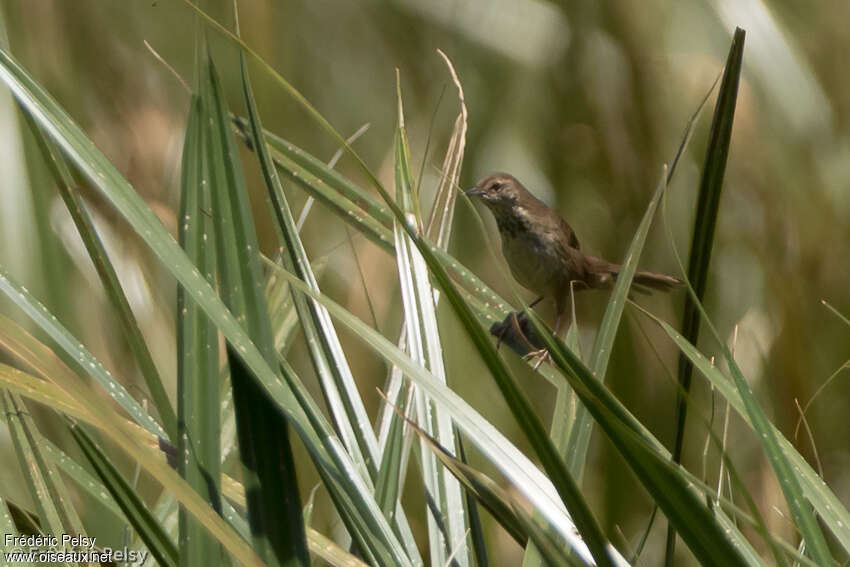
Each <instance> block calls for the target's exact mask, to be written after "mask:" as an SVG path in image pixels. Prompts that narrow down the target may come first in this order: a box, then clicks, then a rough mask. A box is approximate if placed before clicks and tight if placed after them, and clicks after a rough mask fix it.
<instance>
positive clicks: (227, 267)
mask: <svg viewBox="0 0 850 567" xmlns="http://www.w3.org/2000/svg"><path fill="white" fill-rule="evenodd" d="M202 67H203V68H202V70H201V73H202V77H203V80H202V81H201V109H202V112H201V116H202V120H201V124H202V125H204V126H205V128H206V131H205V135H206V136H207V137H206V140H207V144H206V151H207V160H208V161H207V162H206V163H207V167H208V172H207V174H206V175H209V179H210V192H211V195H212V205H213V213H214V215H213V218H214V223H215V242H216V251H217V255H218V262H217V271H218V274H219V280H220V282H221V290H222V295H223V297H224V301H225V304H226V305H227V306H228V307H229V308H230V310H231V312H232V313H234V314H235V315H237V317H238V318H239V319H240V320H241V321H242V322H243V325H244V327H245V329H246V331H247V332H248V336H249V337H251V339H252V340H253V342H254V344H255V345H256V346H257V347H258V348H259V349H260V352H261V353H262V355H263V358H264V359H265V361H266V363H267V364H268V365H272V364H274V362H275V350H274V343H273V338H272V332H271V323H270V322H269V318H268V307H267V306H266V302H265V296H264V295H263V290H262V271H261V265H260V258H259V246H258V243H257V236H256V232H255V228H254V221H253V217H252V215H251V210H250V203H248V201H247V199H248V195H247V190H246V187H245V185H244V180H243V176H242V170H241V165H240V162H239V157H238V154H237V151H236V148H235V144H234V142H233V139H232V135H231V133H230V126H229V118H228V114H227V110H226V105H225V102H224V99H223V95H222V92H221V87H220V84H219V80H218V76H217V72H216V70H215V65H214V64H213V61H212V59H211V58H210V57H209V55H207V57H206V58H204V61H203V62H202ZM227 352H228V362H229V366H230V378H231V387H232V388H233V402H234V403H233V406H234V410H235V412H236V430H237V436H238V439H239V455H240V458H241V460H242V478H243V483H244V484H245V489H246V495H247V500H248V502H247V504H248V519H249V525H250V526H251V534H252V540H253V545H254V549H255V550H256V551H257V552H258V554H259V555H260V557H262V558H263V560H264V561H265V562H266V563H267V564H269V565H308V564H309V562H310V560H309V554H308V551H307V541H306V534H305V533H304V521H303V519H302V516H301V502H300V498H299V494H298V483H297V480H296V474H295V462H294V459H293V457H292V448H291V446H290V441H289V425H288V423H287V421H286V418H285V416H284V415H283V414H281V413H280V412H279V411H278V410H277V408H276V407H275V406H274V403H273V402H272V401H271V400H269V399H268V398H267V397H266V396H265V394H264V393H263V391H262V388H261V387H260V386H259V385H258V383H257V381H256V380H254V378H253V376H252V374H253V372H252V371H251V370H250V369H249V368H248V367H247V366H246V365H245V363H244V361H243V360H242V359H241V358H240V357H239V355H238V354H237V353H236V352H235V351H234V347H233V346H232V345H228V349H227Z"/></svg>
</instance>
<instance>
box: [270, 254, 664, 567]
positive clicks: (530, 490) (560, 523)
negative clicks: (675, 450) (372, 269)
mask: <svg viewBox="0 0 850 567" xmlns="http://www.w3.org/2000/svg"><path fill="white" fill-rule="evenodd" d="M278 273H279V274H280V275H281V277H284V278H286V279H287V280H288V281H289V283H290V285H292V286H294V287H296V288H298V289H299V290H300V291H302V292H303V293H307V294H309V295H310V296H312V297H314V298H315V299H317V300H318V301H320V302H321V303H322V304H323V305H324V306H325V307H326V308H327V309H328V311H329V312H330V314H331V315H332V316H333V317H335V318H336V319H337V320H338V321H340V322H342V323H343V324H344V325H345V326H347V327H348V328H349V329H351V330H352V331H353V332H354V335H355V336H357V337H359V338H360V339H362V340H363V341H364V343H365V344H367V345H368V346H369V347H370V348H372V349H373V350H374V351H375V352H377V353H379V354H380V355H381V356H382V357H384V358H385V359H386V360H388V361H389V362H391V363H392V364H394V365H396V366H398V367H399V368H401V370H402V371H403V372H404V373H405V375H407V376H408V377H409V378H410V379H411V380H413V381H414V382H415V383H416V385H417V386H418V387H421V388H423V389H424V390H425V391H426V392H428V395H429V396H431V397H432V398H433V399H434V400H435V401H436V402H437V403H439V404H440V406H441V407H442V408H444V409H445V410H446V411H447V412H449V413H450V415H451V417H452V419H453V420H454V422H455V424H456V425H458V426H459V427H460V428H461V429H462V430H463V431H464V433H465V434H466V436H467V437H468V438H469V440H470V441H471V442H473V443H474V444H475V445H476V446H477V447H478V448H479V450H480V451H481V452H482V453H483V454H484V455H485V456H486V457H487V458H488V459H489V460H490V461H491V462H492V463H493V464H494V465H495V466H496V467H498V468H499V470H501V471H502V473H503V474H504V475H505V476H506V477H508V478H509V479H510V480H511V482H512V483H513V484H514V485H516V486H517V487H518V489H520V490H522V491H523V494H525V496H526V498H528V500H529V501H530V502H531V503H532V505H534V506H535V508H536V509H537V510H538V511H540V513H541V514H542V515H544V516H545V517H546V518H547V521H548V522H549V523H550V524H552V525H553V526H555V527H556V528H557V529H558V530H559V535H560V536H561V537H562V538H564V540H565V541H567V542H568V544H569V545H570V546H571V547H572V549H573V550H574V551H575V552H576V553H577V554H578V555H579V556H580V557H581V558H582V559H583V560H584V561H585V562H591V561H592V556H591V555H590V553H589V552H588V549H587V546H586V545H585V544H584V542H583V541H582V540H580V539H579V538H578V537H577V535H576V528H575V527H574V525H573V523H572V521H571V520H570V519H569V517H568V516H567V515H566V514H565V512H566V510H565V508H564V504H563V502H561V500H560V498H559V495H558V492H557V491H556V490H555V488H554V486H553V484H552V482H551V481H550V480H549V479H548V478H547V477H546V476H545V475H544V474H543V473H541V471H540V469H538V468H537V466H536V465H534V464H533V463H531V461H529V460H528V458H527V457H526V456H525V455H523V454H522V452H521V451H519V449H517V448H516V447H515V446H514V445H513V444H511V442H510V441H508V440H507V439H506V438H505V437H504V436H503V435H502V434H501V433H500V432H499V431H498V430H497V429H496V428H495V427H494V426H493V425H491V424H490V423H489V422H487V420H485V419H484V418H483V417H481V415H480V414H479V413H478V412H477V411H476V410H475V409H474V408H472V407H471V406H470V405H469V404H467V403H466V402H465V401H464V400H463V399H462V398H460V397H459V396H458V395H457V394H455V393H454V392H453V391H452V390H450V389H449V388H447V387H446V386H445V385H443V384H441V383H440V382H438V381H437V380H436V379H435V378H434V377H433V376H432V375H431V374H430V373H429V372H428V371H427V370H425V369H424V368H422V367H421V366H420V365H418V364H416V363H415V362H413V361H412V360H411V359H410V357H409V356H408V355H406V354H405V353H404V352H402V351H401V350H400V349H399V348H398V347H396V346H395V345H394V344H392V343H391V342H390V341H389V340H387V339H386V338H385V337H384V336H383V335H381V334H380V333H378V332H377V331H375V330H374V329H372V328H371V327H369V326H368V325H367V324H365V323H363V321H361V320H360V319H358V318H357V317H355V316H353V315H352V314H351V313H349V312H348V311H347V310H345V309H344V308H343V307H341V306H340V305H339V304H337V303H336V302H334V301H333V300H331V299H329V298H328V297H326V296H324V295H321V294H317V293H315V292H313V291H312V290H309V289H308V288H307V287H306V286H304V285H303V282H301V281H300V280H298V278H297V277H295V276H294V275H292V274H290V273H288V272H286V271H285V270H283V269H280V270H279V272H278ZM623 411H625V409H624V408H623ZM659 446H660V443H659ZM608 549H609V551H610V553H611V554H612V555H613V556H614V558H615V560H616V562H617V564H618V565H625V564H626V561H625V559H623V558H622V557H621V556H619V554H618V553H617V552H616V550H615V549H614V548H613V547H610V546H609V548H608Z"/></svg>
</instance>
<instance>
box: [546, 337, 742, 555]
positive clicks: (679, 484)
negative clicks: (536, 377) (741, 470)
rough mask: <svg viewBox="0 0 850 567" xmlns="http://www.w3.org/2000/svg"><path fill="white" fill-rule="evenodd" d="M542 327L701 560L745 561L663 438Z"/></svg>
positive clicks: (580, 391) (556, 356) (575, 383)
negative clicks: (662, 446)
mask: <svg viewBox="0 0 850 567" xmlns="http://www.w3.org/2000/svg"><path fill="white" fill-rule="evenodd" d="M535 323H536V321H535ZM537 329H538V333H539V334H540V336H541V338H542V339H543V341H544V342H545V343H546V348H547V349H548V350H549V352H550V354H551V355H552V359H553V361H554V362H555V364H556V365H557V366H558V367H559V368H561V369H562V370H563V371H564V373H565V375H566V376H567V377H568V378H569V379H570V385H571V386H572V387H573V390H574V391H575V392H576V394H577V395H578V396H579V398H580V399H581V401H582V403H583V404H584V405H585V406H586V407H587V408H588V410H589V411H590V413H591V414H592V415H593V417H594V419H595V420H596V422H597V423H598V424H599V425H600V427H602V429H603V430H604V431H605V432H606V434H607V435H608V438H609V439H610V440H611V442H612V443H613V444H614V445H615V447H616V448H617V449H618V450H619V451H620V452H621V454H622V455H623V457H624V458H625V460H626V462H627V463H628V464H629V466H630V467H631V469H632V470H633V471H634V472H635V474H636V475H637V477H638V479H639V480H640V481H641V483H642V484H643V485H644V487H646V489H647V490H648V491H649V493H650V494H651V495H652V497H653V498H654V499H655V501H656V502H657V503H658V505H659V507H660V508H661V509H662V510H663V511H664V513H665V514H666V515H667V518H668V520H669V521H670V522H671V523H672V524H674V525H675V526H676V528H677V529H678V530H679V531H680V533H681V535H682V538H683V539H684V540H685V542H686V543H687V544H688V546H689V547H690V549H691V551H692V552H693V553H694V555H695V556H696V557H697V559H698V560H700V561H701V562H703V563H704V564H708V565H745V564H746V561H745V559H744V557H743V556H742V554H741V552H740V550H738V549H737V547H736V545H735V544H734V541H733V540H732V539H731V538H730V537H729V536H728V534H727V533H726V532H725V530H724V529H723V528H722V527H721V526H720V524H719V523H718V522H717V521H716V520H715V518H714V516H713V514H712V511H711V510H710V509H709V508H708V507H707V506H706V503H705V500H703V498H702V495H701V494H700V493H699V492H697V491H696V490H695V489H694V488H693V484H692V483H691V481H690V480H689V479H688V477H687V475H685V474H683V472H682V471H681V470H680V468H679V467H678V466H677V465H674V464H672V463H671V462H670V461H669V460H668V459H667V458H666V456H665V455H664V454H662V453H661V452H660V451H658V447H657V441H655V440H654V439H652V440H650V439H647V438H646V436H645V435H644V434H642V433H641V432H640V430H639V429H638V428H637V427H635V425H634V424H633V423H630V421H629V420H626V419H623V417H622V415H621V411H622V410H621V409H620V408H619V407H618V405H619V404H618V403H617V402H616V400H614V399H613V396H612V395H611V394H610V393H609V392H607V390H605V389H604V388H602V387H601V385H599V384H598V381H597V380H596V378H595V377H594V376H593V374H592V372H591V371H590V369H589V368H587V367H586V366H585V365H584V364H582V363H581V361H579V360H578V359H577V358H575V355H574V354H573V353H571V352H570V351H569V350H568V349H567V348H566V346H565V345H564V344H563V343H562V342H561V341H560V340H559V339H558V338H557V337H555V336H554V335H552V334H551V333H549V332H546V330H545V329H544V328H543V327H542V325H539V324H538V327H537ZM599 394H601V397H600V396H599ZM604 398H608V399H607V400H606V399H604Z"/></svg>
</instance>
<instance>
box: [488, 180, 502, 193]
mask: <svg viewBox="0 0 850 567" xmlns="http://www.w3.org/2000/svg"><path fill="white" fill-rule="evenodd" d="M502 185H503V184H502V183H499V182H498V181H494V182H493V184H492V185H490V191H498V190H499V189H501V188H502Z"/></svg>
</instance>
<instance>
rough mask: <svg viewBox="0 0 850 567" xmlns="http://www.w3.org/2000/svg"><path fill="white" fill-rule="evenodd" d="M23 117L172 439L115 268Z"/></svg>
mask: <svg viewBox="0 0 850 567" xmlns="http://www.w3.org/2000/svg"><path fill="white" fill-rule="evenodd" d="M24 116H25V118H26V121H27V123H28V124H29V126H30V129H31V131H32V133H33V136H34V137H35V139H36V143H37V145H38V148H39V150H40V151H41V154H42V157H43V158H44V161H45V162H46V163H47V165H48V166H49V169H50V171H51V173H52V174H53V178H54V180H55V182H56V186H57V188H58V189H59V194H60V195H61V197H62V200H63V201H64V203H65V207H66V208H67V209H68V212H69V213H70V215H71V219H72V220H73V222H74V226H76V228H77V232H78V233H79V234H80V238H81V239H82V241H83V244H84V245H85V248H86V251H87V252H88V254H89V257H90V258H91V261H92V263H93V264H94V267H95V269H96V271H97V275H98V277H99V278H100V281H101V283H102V285H103V288H104V290H105V291H106V295H107V297H108V298H109V301H110V303H111V304H112V306H113V308H114V310H115V311H116V313H117V315H118V317H117V319H118V322H119V323H120V325H121V328H122V330H123V331H124V337H125V339H126V341H127V344H128V345H129V347H130V351H131V352H132V353H133V356H134V358H135V359H136V364H137V365H138V367H139V370H140V372H141V374H142V377H143V378H144V379H145V384H147V387H148V391H149V392H150V395H151V400H152V401H153V404H154V407H155V408H156V410H157V414H158V415H159V417H160V420H162V425H163V428H164V429H165V431H166V432H167V433H168V438H169V439H172V440H173V439H176V438H177V416H176V415H175V413H174V408H173V407H172V406H171V402H170V401H169V399H168V394H167V393H166V392H165V386H164V385H163V382H162V378H161V377H160V375H159V372H158V371H157V369H156V365H155V364H154V361H153V357H152V356H151V353H150V351H149V350H148V347H147V343H145V339H144V337H143V336H142V332H141V330H140V329H139V325H138V323H137V322H136V318H135V316H134V315H133V311H132V310H131V309H130V303H129V302H128V301H127V296H126V295H125V294H124V290H123V289H122V288H121V284H120V282H119V280H118V275H117V274H116V273H115V268H114V267H113V265H112V262H110V260H109V256H108V255H107V254H106V249H105V248H104V246H103V243H102V242H101V240H100V237H99V236H98V234H97V230H96V229H95V226H94V223H93V222H92V220H91V217H89V214H88V211H87V210H86V206H85V203H84V202H83V199H82V197H80V194H79V192H78V190H77V185H76V182H75V181H74V177H73V175H71V171H70V170H69V169H68V165H67V164H66V163H65V160H64V158H62V156H61V155H60V154H59V153H58V152H57V150H56V148H55V146H54V145H53V143H52V142H51V141H50V139H49V138H47V137H46V136H44V134H42V132H41V130H40V129H39V128H38V126H37V125H36V124H35V122H34V121H33V119H32V117H31V116H30V115H29V114H26V113H24Z"/></svg>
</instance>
